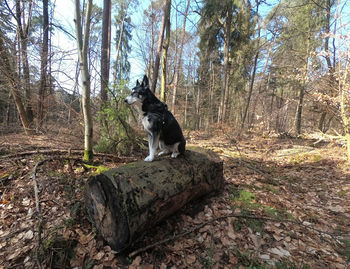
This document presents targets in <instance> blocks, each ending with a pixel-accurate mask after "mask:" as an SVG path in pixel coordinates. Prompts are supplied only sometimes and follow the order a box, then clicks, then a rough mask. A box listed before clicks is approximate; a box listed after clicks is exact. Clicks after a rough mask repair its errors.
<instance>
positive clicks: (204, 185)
mask: <svg viewBox="0 0 350 269" xmlns="http://www.w3.org/2000/svg"><path fill="white" fill-rule="evenodd" d="M223 183H224V181H223V165H222V161H221V160H220V159H219V158H218V157H217V155H216V154H215V153H213V152H210V151H208V150H205V149H201V148H191V150H188V151H186V152H185V154H184V155H183V156H179V157H178V158H176V159H172V158H164V157H161V158H159V159H157V160H155V161H154V162H151V163H148V162H144V161H140V162H135V163H129V164H126V165H124V166H121V167H118V168H115V169H112V170H109V171H108V172H105V173H102V174H99V175H96V176H93V177H91V178H90V179H89V180H88V182H87V185H86V192H85V197H86V205H87V209H88V212H89V215H90V217H91V219H92V220H93V222H94V223H95V225H96V228H97V229H98V231H99V232H100V233H101V235H102V237H103V238H104V239H105V240H106V242H107V243H108V244H109V245H110V246H111V247H112V248H113V249H114V250H115V251H121V250H123V249H125V248H126V247H128V246H129V245H130V244H131V243H132V242H133V240H134V239H135V238H137V237H138V236H139V235H141V234H142V232H143V231H145V230H147V229H149V228H150V227H152V226H154V225H155V224H157V223H158V222H159V221H161V220H162V219H164V218H166V217H167V216H169V215H171V214H173V213H174V212H176V211H177V210H179V209H180V208H181V207H183V206H184V205H185V204H186V203H188V202H189V201H191V200H194V199H196V198H198V197H201V196H203V195H206V194H208V193H211V192H214V191H218V190H221V189H222V187H223Z"/></svg>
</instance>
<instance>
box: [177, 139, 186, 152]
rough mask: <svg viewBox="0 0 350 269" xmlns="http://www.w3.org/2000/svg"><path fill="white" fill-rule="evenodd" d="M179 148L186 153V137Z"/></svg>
mask: <svg viewBox="0 0 350 269" xmlns="http://www.w3.org/2000/svg"><path fill="white" fill-rule="evenodd" d="M178 150H179V152H180V153H181V154H184V153H185V150H186V140H185V139H184V140H183V141H181V142H180V144H179V147H178Z"/></svg>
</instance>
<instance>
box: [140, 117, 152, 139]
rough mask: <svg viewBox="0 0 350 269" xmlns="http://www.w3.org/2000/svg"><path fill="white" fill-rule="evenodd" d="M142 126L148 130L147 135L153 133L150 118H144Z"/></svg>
mask: <svg viewBox="0 0 350 269" xmlns="http://www.w3.org/2000/svg"><path fill="white" fill-rule="evenodd" d="M142 125H143V128H144V129H145V130H146V132H147V133H149V134H150V133H151V122H150V120H149V118H148V116H147V115H146V116H144V117H143V118H142Z"/></svg>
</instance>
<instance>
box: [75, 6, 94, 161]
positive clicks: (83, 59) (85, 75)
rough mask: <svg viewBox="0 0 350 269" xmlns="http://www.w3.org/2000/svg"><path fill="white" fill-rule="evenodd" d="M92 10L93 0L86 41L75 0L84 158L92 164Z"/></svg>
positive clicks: (86, 21) (88, 13)
mask: <svg viewBox="0 0 350 269" xmlns="http://www.w3.org/2000/svg"><path fill="white" fill-rule="evenodd" d="M91 9H92V0H89V1H88V3H87V8H86V15H85V25H84V40H83V34H82V27H81V17H80V1H79V0H75V19H74V22H75V30H76V40H77V46H78V58H79V69H80V75H81V82H82V85H83V91H82V107H83V115H84V157H83V160H84V161H86V162H91V161H92V158H93V153H92V137H93V126H92V115H91V107H90V74H89V68H88V58H87V54H88V48H89V36H90V17H91Z"/></svg>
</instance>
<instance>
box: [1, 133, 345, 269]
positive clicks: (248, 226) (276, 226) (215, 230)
mask: <svg viewBox="0 0 350 269" xmlns="http://www.w3.org/2000/svg"><path fill="white" fill-rule="evenodd" d="M225 133H226V134H229V133H231V132H230V130H222V129H220V130H215V135H208V134H205V133H202V132H189V133H187V134H186V137H187V141H188V144H192V145H199V146H201V147H205V148H209V149H212V150H213V151H215V152H216V153H217V154H219V155H220V157H221V158H222V160H223V161H224V177H225V182H226V184H225V188H224V190H223V191H222V192H221V193H220V194H218V195H215V196H211V197H204V198H202V199H200V200H197V201H194V202H191V203H190V204H188V205H187V206H185V207H184V208H183V209H182V210H181V211H180V212H178V213H176V214H175V215H173V216H171V217H169V218H167V219H166V220H164V221H162V222H161V223H159V224H158V225H157V226H156V227H154V228H152V230H150V231H149V232H147V233H146V234H145V235H144V236H143V237H142V238H141V239H139V240H138V242H136V243H135V244H134V246H133V247H132V248H131V249H130V250H129V252H125V253H122V254H116V253H114V252H113V251H112V250H111V248H110V247H109V246H108V245H106V244H104V242H103V240H102V238H101V237H99V236H98V235H97V234H96V230H95V229H94V228H93V226H92V225H91V224H90V222H89V221H88V219H87V217H86V215H85V212H84V204H83V190H84V184H85V182H86V180H87V178H88V177H89V176H90V175H91V174H93V173H98V172H99V171H100V170H101V166H99V165H103V167H104V168H103V169H105V168H106V167H116V166H119V165H122V164H124V163H127V162H130V161H135V160H141V159H142V158H143V157H142V156H144V155H145V153H142V154H137V155H135V156H132V157H113V156H110V155H100V156H97V157H95V160H96V165H97V166H96V167H92V166H90V167H89V168H86V167H85V168H84V167H83V166H82V164H81V163H80V162H79V157H80V155H81V152H80V151H77V150H73V149H74V148H79V146H80V145H81V144H80V143H81V142H80V141H81V140H80V138H79V137H69V136H67V137H65V136H62V135H57V134H56V135H51V136H50V135H45V136H44V135H41V136H32V137H26V136H24V135H21V134H16V135H13V134H11V135H5V136H2V137H1V140H0V268H71V267H72V268H74V267H75V268H86V269H89V268H128V267H129V268H162V269H163V268H350V267H349V261H350V221H349V219H350V165H349V164H348V163H347V161H346V154H345V153H346V152H345V148H344V147H342V146H340V145H337V144H336V143H333V142H332V141H326V142H325V141H321V140H319V141H317V140H315V139H306V138H304V139H302V138H299V139H295V138H294V139H293V138H288V137H286V138H278V137H275V138H268V137H265V138H263V137H259V136H254V135H250V136H249V135H246V136H245V137H244V138H241V139H240V140H235V139H234V138H233V137H229V136H228V135H225ZM213 134H214V133H213ZM69 148H70V149H72V150H70V153H69V154H67V153H65V150H67V149H69ZM24 153H26V154H24ZM58 156H59V157H58ZM41 161H43V162H42V163H40V162H41ZM38 163H40V166H37V168H36V170H35V174H34V173H33V171H34V169H35V166H36V164H38ZM33 178H35V181H36V182H37V185H38V189H39V190H38V198H39V199H40V203H39V209H40V214H38V212H37V205H36V198H35V190H34V189H35V188H34V182H35V181H34V180H33ZM203 224H204V225H203ZM199 226H201V228H198V227H199ZM190 230H192V231H193V232H191V233H189V234H187V235H185V236H183V237H179V238H177V239H176V240H170V241H168V242H167V243H165V244H159V245H156V246H154V247H153V248H150V249H148V250H147V251H143V252H140V253H139V254H137V255H135V256H133V257H130V256H129V254H130V253H131V252H132V251H135V250H138V249H142V248H143V247H145V246H148V245H150V244H153V243H157V242H160V241H161V240H163V239H165V238H169V237H172V236H173V235H176V234H181V233H182V232H184V231H190ZM39 231H40V235H41V236H40V238H39V236H38V235H39Z"/></svg>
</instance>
